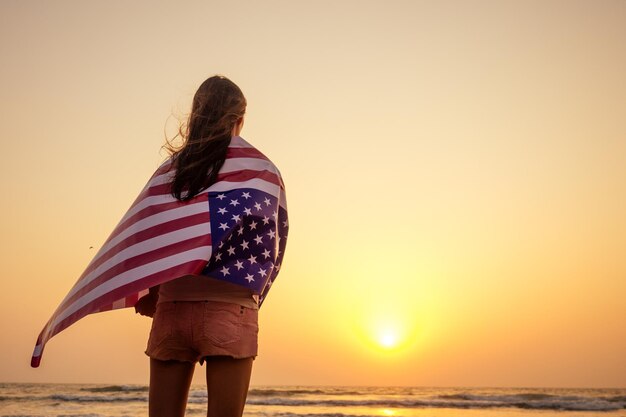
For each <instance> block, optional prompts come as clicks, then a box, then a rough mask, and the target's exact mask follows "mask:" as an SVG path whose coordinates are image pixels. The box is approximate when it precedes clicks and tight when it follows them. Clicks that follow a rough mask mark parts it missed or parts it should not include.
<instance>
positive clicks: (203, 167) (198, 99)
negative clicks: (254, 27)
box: [163, 75, 247, 201]
mask: <svg viewBox="0 0 626 417" xmlns="http://www.w3.org/2000/svg"><path fill="white" fill-rule="evenodd" d="M246 104H247V102H246V98H245V97H244V95H243V93H242V92H241V90H240V89H239V87H238V86H237V85H236V84H235V83H233V82H232V81H231V80H229V79H228V78H226V77H224V76H222V75H215V76H213V77H210V78H207V79H206V80H205V81H204V82H203V83H202V84H201V85H200V87H199V88H198V91H196V94H195V95H194V97H193V104H192V107H191V113H190V114H189V119H188V122H187V127H186V130H185V131H184V132H183V127H182V126H180V127H179V129H178V134H179V135H180V136H181V137H182V138H183V143H182V145H181V146H180V147H179V148H176V147H174V146H173V145H172V144H171V142H170V141H169V140H168V139H167V137H166V142H167V143H166V145H164V146H163V147H164V148H166V150H167V151H168V152H169V153H170V156H171V158H172V164H171V166H170V170H172V169H176V175H175V176H174V178H173V180H172V182H171V184H170V185H171V194H172V196H174V197H175V198H176V199H178V200H179V201H188V200H191V199H192V198H193V197H194V196H195V195H196V194H198V193H199V192H200V191H202V190H204V189H206V188H208V187H210V186H211V185H212V184H213V183H215V182H216V181H217V173H218V172H219V170H220V168H221V167H222V165H224V160H225V159H226V152H227V150H228V145H229V144H230V140H231V134H232V130H233V128H234V126H235V124H237V123H238V122H239V121H240V119H241V118H242V117H243V116H244V114H245V112H246ZM178 134H177V135H176V136H178ZM176 136H175V137H176ZM183 191H187V194H186V195H185V196H184V197H183V195H182V193H183Z"/></svg>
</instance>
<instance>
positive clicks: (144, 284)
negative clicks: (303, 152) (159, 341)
mask: <svg viewBox="0 0 626 417" xmlns="http://www.w3.org/2000/svg"><path fill="white" fill-rule="evenodd" d="M170 164H171V159H169V158H168V159H167V160H166V161H165V162H163V163H162V164H161V166H159V168H158V169H157V170H156V171H155V173H154V174H153V175H152V177H150V179H149V180H148V183H147V184H146V186H145V187H144V188H143V190H142V191H141V193H140V194H139V196H138V197H137V198H136V199H135V201H134V202H133V204H132V205H131V206H130V208H129V209H128V211H127V212H126V214H125V215H124V216H123V217H122V219H121V220H120V222H119V223H118V224H117V226H116V227H115V228H114V229H113V232H112V233H111V235H110V236H109V237H108V238H107V240H106V241H105V242H104V244H103V245H102V248H101V249H100V250H99V251H98V252H97V253H96V255H95V256H94V258H93V259H92V260H91V262H90V263H89V265H88V266H87V268H86V269H85V271H84V272H83V273H82V274H81V276H80V277H79V278H78V281H76V283H75V284H74V286H73V287H72V288H71V289H70V291H69V293H68V294H67V295H66V296H65V298H64V299H63V301H62V302H61V304H60V305H59V306H58V307H57V309H56V311H55V312H54V314H53V315H52V317H51V318H50V320H48V322H47V323H46V325H45V326H44V328H43V330H42V331H41V333H40V334H39V337H38V338H37V343H36V346H35V349H34V352H33V356H32V359H31V366H32V367H35V368H36V367H38V366H39V364H40V362H41V356H42V353H43V349H44V346H45V344H46V342H47V341H48V340H50V338H51V337H52V336H54V335H55V334H57V333H59V332H60V331H62V330H63V329H65V328H67V327H68V326H70V325H71V324H73V323H75V322H77V321H78V320H80V319H81V318H83V317H85V316H86V315H88V314H91V313H97V312H101V311H108V310H113V309H118V308H125V307H134V305H135V303H136V302H137V300H139V299H140V298H141V297H143V296H144V295H146V294H148V292H149V289H150V287H153V286H155V285H158V284H161V283H164V282H167V281H170V280H172V279H175V278H178V277H181V276H183V275H187V274H202V275H207V276H210V277H212V278H216V279H220V280H224V281H228V282H232V283H235V284H239V285H243V286H245V287H247V288H250V289H252V290H253V292H254V293H255V294H258V296H259V307H260V306H261V305H262V304H263V301H264V300H265V298H266V297H267V293H268V291H269V290H270V288H271V285H272V283H273V282H274V280H275V279H276V276H277V275H278V272H279V271H280V267H281V264H282V259H283V255H284V253H285V246H286V244H287V231H288V230H289V223H288V219H287V201H286V197H285V186H284V183H283V180H282V177H281V175H280V171H279V170H278V168H277V167H276V166H275V165H274V164H273V163H272V162H271V161H270V160H269V159H268V158H267V157H266V156H265V155H263V154H262V153H261V152H260V151H259V150H257V149H256V148H255V147H254V146H252V145H251V144H250V143H248V142H247V141H246V140H244V139H243V138H242V137H240V136H233V138H232V139H231V142H230V145H229V147H228V152H227V156H226V160H225V162H224V165H223V166H222V168H221V169H220V171H219V173H218V179H217V182H216V183H215V184H213V185H212V186H211V187H209V188H207V189H205V190H203V191H202V192H200V193H198V194H197V195H196V196H195V197H194V198H193V199H191V200H189V201H186V202H181V201H178V200H177V199H176V198H174V197H173V196H172V195H171V194H170V188H169V183H170V181H171V179H172V175H173V172H167V171H168V168H169V166H170ZM172 171H173V170H172Z"/></svg>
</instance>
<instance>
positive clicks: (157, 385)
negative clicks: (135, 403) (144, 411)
mask: <svg viewBox="0 0 626 417" xmlns="http://www.w3.org/2000/svg"><path fill="white" fill-rule="evenodd" d="M195 365H196V364H195V363H192V362H183V361H176V360H168V361H162V360H158V359H153V358H150V392H149V403H148V409H149V415H150V417H161V416H167V417H183V416H184V415H185V407H186V406H187V397H188V395H189V386H190V385H191V379H192V378H193V371H194V369H195Z"/></svg>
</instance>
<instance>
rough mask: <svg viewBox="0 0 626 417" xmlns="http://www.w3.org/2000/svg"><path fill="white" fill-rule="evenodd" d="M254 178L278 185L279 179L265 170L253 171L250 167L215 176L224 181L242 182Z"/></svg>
mask: <svg viewBox="0 0 626 417" xmlns="http://www.w3.org/2000/svg"><path fill="white" fill-rule="evenodd" d="M255 178H258V179H262V180H265V181H267V182H271V183H272V184H275V185H278V186H280V180H279V179H278V175H276V174H274V173H273V172H270V171H266V170H264V171H253V170H250V169H243V170H241V171H233V172H227V173H224V174H220V175H218V176H217V180H218V181H226V182H244V181H248V180H251V179H255Z"/></svg>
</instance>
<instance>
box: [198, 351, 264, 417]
mask: <svg viewBox="0 0 626 417" xmlns="http://www.w3.org/2000/svg"><path fill="white" fill-rule="evenodd" d="M252 362H253V359H252V358H243V359H235V358H232V357H230V356H208V357H207V358H206V385H207V396H208V404H207V405H208V406H207V417H241V415H242V414H243V407H244V405H245V403H246V397H247V396H248V387H249V386H250V375H251V374H252Z"/></svg>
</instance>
